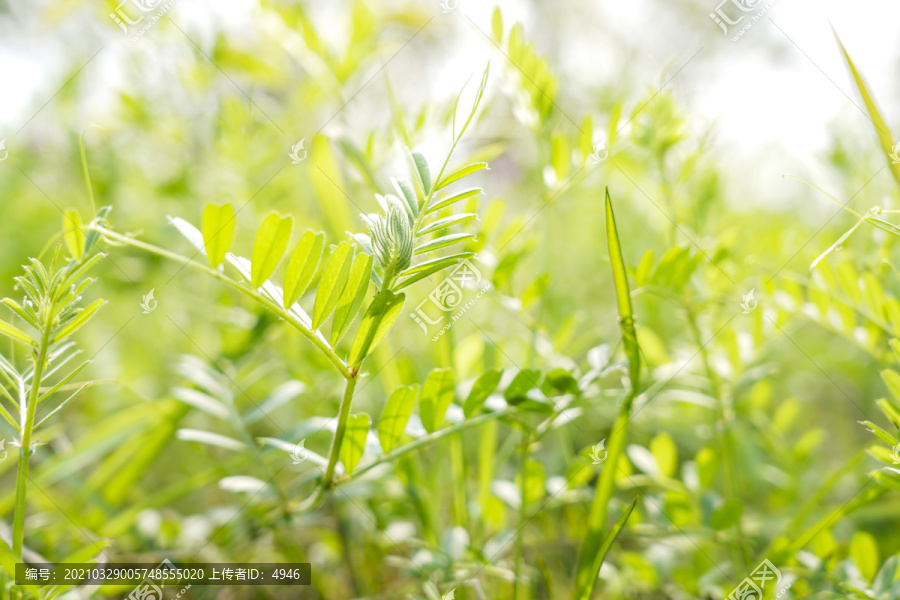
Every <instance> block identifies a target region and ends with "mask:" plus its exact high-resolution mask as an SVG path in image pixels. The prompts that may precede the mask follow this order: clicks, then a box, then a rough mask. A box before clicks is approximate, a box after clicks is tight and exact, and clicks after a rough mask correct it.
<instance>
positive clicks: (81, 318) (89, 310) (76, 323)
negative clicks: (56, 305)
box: [7, 300, 106, 342]
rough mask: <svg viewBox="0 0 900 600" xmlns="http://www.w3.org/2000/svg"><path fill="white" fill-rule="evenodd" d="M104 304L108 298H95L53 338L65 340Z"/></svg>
mask: <svg viewBox="0 0 900 600" xmlns="http://www.w3.org/2000/svg"><path fill="white" fill-rule="evenodd" d="M104 304H106V300H94V301H93V302H91V303H90V304H88V305H87V306H85V307H84V309H83V310H82V311H81V312H79V313H78V314H77V315H76V316H75V317H74V318H73V319H72V320H71V321H69V322H68V323H66V324H65V325H64V326H63V327H61V328H60V329H59V330H57V331H56V333H55V334H54V336H53V340H54V341H57V342H58V341H60V340H64V339H66V338H67V337H69V336H70V335H72V334H73V333H75V332H76V331H78V330H79V329H81V328H82V327H83V326H84V324H85V323H87V322H88V321H89V320H90V318H91V317H93V316H94V314H95V313H96V312H97V311H98V310H100V307H101V306H103V305H104ZM7 335H8V334H7Z"/></svg>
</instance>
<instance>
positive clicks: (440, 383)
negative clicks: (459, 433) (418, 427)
mask: <svg viewBox="0 0 900 600" xmlns="http://www.w3.org/2000/svg"><path fill="white" fill-rule="evenodd" d="M451 402H453V371H452V370H451V369H435V370H433V371H432V372H431V373H429V374H428V378H427V379H425V383H424V384H422V393H421V395H420V396H419V416H420V417H421V418H422V426H423V427H425V431H427V432H428V433H433V432H434V431H437V430H438V428H440V426H441V423H443V422H444V415H445V414H446V413H447V408H449V406H450V403H451Z"/></svg>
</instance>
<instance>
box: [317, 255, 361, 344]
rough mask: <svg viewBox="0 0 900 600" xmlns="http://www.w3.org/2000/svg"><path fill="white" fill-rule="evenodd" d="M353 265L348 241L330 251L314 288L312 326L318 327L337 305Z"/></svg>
mask: <svg viewBox="0 0 900 600" xmlns="http://www.w3.org/2000/svg"><path fill="white" fill-rule="evenodd" d="M352 265H353V246H352V245H350V243H348V242H341V243H340V244H338V245H337V247H336V248H335V249H334V252H332V253H331V258H329V259H328V264H326V265H325V270H324V271H322V278H321V279H320V280H319V289H317V290H316V303H315V305H314V306H313V314H312V328H313V329H314V330H315V329H318V328H319V325H321V324H322V323H323V322H324V321H325V319H327V318H328V316H329V315H330V314H331V312H332V311H333V310H334V308H335V307H336V306H337V303H338V300H340V299H341V294H342V293H343V292H344V286H346V285H347V279H349V278H350V267H351V266H352Z"/></svg>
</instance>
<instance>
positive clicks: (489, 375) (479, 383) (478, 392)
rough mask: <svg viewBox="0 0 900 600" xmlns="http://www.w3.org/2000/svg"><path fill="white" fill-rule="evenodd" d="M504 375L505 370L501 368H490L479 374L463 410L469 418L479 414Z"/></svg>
mask: <svg viewBox="0 0 900 600" xmlns="http://www.w3.org/2000/svg"><path fill="white" fill-rule="evenodd" d="M502 376H503V371H502V370H500V369H490V370H488V371H485V372H484V373H482V374H481V375H479V376H478V379H476V380H475V385H473V386H472V389H471V390H470V391H469V395H468V396H467V397H466V401H465V402H464V403H463V412H464V413H465V415H466V418H467V419H469V418H472V417H473V416H475V415H476V414H478V411H479V410H481V407H482V406H483V405H484V401H485V400H487V398H488V396H490V395H491V394H492V393H493V391H494V390H495V389H497V385H498V384H499V383H500V378H501V377H502Z"/></svg>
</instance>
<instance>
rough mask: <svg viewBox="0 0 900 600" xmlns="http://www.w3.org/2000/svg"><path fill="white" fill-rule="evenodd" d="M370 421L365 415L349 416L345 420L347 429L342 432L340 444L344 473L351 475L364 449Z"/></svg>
mask: <svg viewBox="0 0 900 600" xmlns="http://www.w3.org/2000/svg"><path fill="white" fill-rule="evenodd" d="M371 424H372V419H371V418H370V417H369V415H367V414H366V413H357V414H355V415H350V418H349V419H348V420H347V429H346V430H345V431H344V442H343V444H341V462H343V463H344V471H345V472H346V473H352V472H353V469H355V468H356V465H358V464H359V459H361V458H362V455H363V451H364V450H365V449H366V435H368V433H369V425H371Z"/></svg>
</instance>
